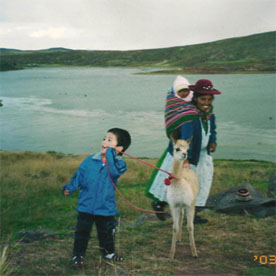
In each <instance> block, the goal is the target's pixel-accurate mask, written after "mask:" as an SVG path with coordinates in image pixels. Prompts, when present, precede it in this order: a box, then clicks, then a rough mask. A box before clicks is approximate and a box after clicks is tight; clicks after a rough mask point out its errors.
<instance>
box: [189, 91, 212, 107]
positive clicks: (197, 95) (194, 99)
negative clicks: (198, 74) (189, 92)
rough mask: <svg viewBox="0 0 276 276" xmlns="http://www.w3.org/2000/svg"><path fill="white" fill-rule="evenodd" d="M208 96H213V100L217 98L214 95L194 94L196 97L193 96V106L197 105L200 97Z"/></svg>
mask: <svg viewBox="0 0 276 276" xmlns="http://www.w3.org/2000/svg"><path fill="white" fill-rule="evenodd" d="M206 95H211V96H212V99H214V98H215V96H214V95H213V94H202V93H198V92H194V95H193V98H192V104H194V105H197V102H196V99H197V98H198V97H202V96H206Z"/></svg>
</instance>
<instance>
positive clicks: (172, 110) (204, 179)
mask: <svg viewBox="0 0 276 276" xmlns="http://www.w3.org/2000/svg"><path fill="white" fill-rule="evenodd" d="M180 79H181V78H180V76H178V77H177V78H176V80H178V81H179V80H180ZM183 79H184V78H183ZM183 79H182V84H183V85H184V84H185V83H184V80H183ZM176 80H175V82H176ZM186 81H187V80H186ZM186 85H187V82H186ZM175 87H177V86H176V85H175V83H174V87H173V89H171V90H170V91H169V93H168V96H167V102H166V109H165V124H166V133H167V136H168V137H170V135H171V133H172V132H175V131H177V132H178V137H179V139H188V138H190V137H192V141H191V143H190V149H189V153H188V159H187V162H186V164H185V166H187V167H190V168H191V169H193V170H194V171H195V172H196V174H197V177H198V178H199V185H200V187H199V193H198V196H197V199H196V207H197V208H196V211H197V212H198V211H199V210H200V209H201V208H202V207H204V206H205V204H206V201H207V199H208V196H209V192H210V189H211V185H212V179H213V172H214V166H213V160H212V157H211V155H210V153H212V152H215V150H216V122H215V114H214V113H213V105H212V103H213V100H214V95H219V94H221V92H220V91H218V90H216V89H214V88H213V84H212V82H211V81H210V80H207V79H200V80H198V81H197V82H196V84H195V85H188V89H189V90H192V91H193V97H192V101H191V102H189V101H186V100H185V99H183V98H180V97H179V94H178V92H179V91H177V89H176V88H175ZM177 95H178V96H177ZM171 166H172V143H171V142H170V143H169V146H168V149H167V150H166V151H165V152H164V154H163V155H162V157H161V159H160V161H159V163H158V167H160V168H161V169H163V170H167V171H170V170H171ZM166 177H167V175H166V174H165V173H163V172H160V171H157V170H156V171H154V172H153V174H152V177H151V180H150V182H149V185H148V187H147V190H146V195H147V196H148V197H151V198H152V199H154V202H153V209H154V210H156V211H163V210H164V208H165V206H166V204H167V199H166V192H167V187H166V185H164V179H165V178H166ZM157 217H158V218H159V219H160V220H165V215H164V214H161V213H158V214H157ZM206 222H207V220H206V219H202V218H200V217H199V216H198V215H196V216H195V223H206Z"/></svg>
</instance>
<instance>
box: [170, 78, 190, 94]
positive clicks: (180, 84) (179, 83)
mask: <svg viewBox="0 0 276 276" xmlns="http://www.w3.org/2000/svg"><path fill="white" fill-rule="evenodd" d="M189 85H190V83H189V81H188V80H187V79H186V78H184V77H182V76H177V77H176V79H175V81H174V83H173V91H174V93H177V92H178V91H179V90H181V89H185V88H187V89H189Z"/></svg>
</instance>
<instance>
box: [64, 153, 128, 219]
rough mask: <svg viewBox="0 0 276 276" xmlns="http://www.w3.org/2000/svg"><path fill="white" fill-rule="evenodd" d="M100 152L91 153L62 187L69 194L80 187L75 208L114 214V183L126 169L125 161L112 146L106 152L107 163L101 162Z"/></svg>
mask: <svg viewBox="0 0 276 276" xmlns="http://www.w3.org/2000/svg"><path fill="white" fill-rule="evenodd" d="M101 158H102V154H101V153H98V154H93V155H91V156H89V157H87V158H86V159H85V160H84V161H83V162H82V163H81V165H80V167H79V168H78V170H77V171H76V173H75V174H74V175H73V177H72V179H71V182H70V183H69V184H67V185H65V186H64V187H63V191H64V190H69V191H70V193H69V195H71V194H72V193H73V192H74V191H76V190H77V189H78V188H80V192H79V201H78V207H77V210H78V211H80V212H85V213H89V214H91V215H101V216H114V215H116V213H117V207H116V200H115V189H114V187H113V185H112V183H111V181H110V178H109V176H108V171H107V168H106V166H107V165H108V168H109V172H110V176H111V178H112V181H113V183H114V184H116V183H117V181H118V179H119V177H120V176H121V175H122V174H123V173H124V172H125V171H126V170H127V167H126V163H125V161H124V160H122V158H121V157H120V156H117V155H116V151H115V150H114V149H113V148H108V150H107V153H106V158H107V165H105V164H103V163H102V159H101Z"/></svg>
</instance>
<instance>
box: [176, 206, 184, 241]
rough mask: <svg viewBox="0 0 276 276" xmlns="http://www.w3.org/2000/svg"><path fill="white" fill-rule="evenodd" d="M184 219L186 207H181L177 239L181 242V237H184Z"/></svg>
mask: <svg viewBox="0 0 276 276" xmlns="http://www.w3.org/2000/svg"><path fill="white" fill-rule="evenodd" d="M183 221H184V208H181V215H180V220H179V232H178V237H177V241H179V242H181V239H182V228H183Z"/></svg>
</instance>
